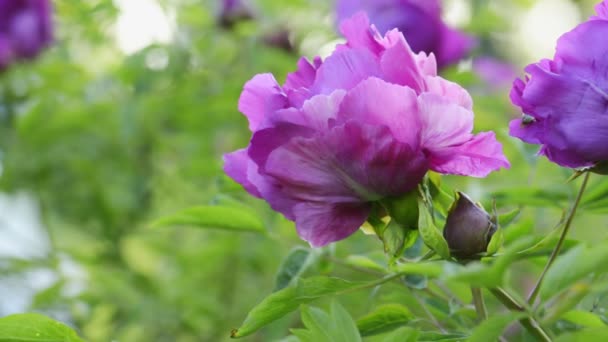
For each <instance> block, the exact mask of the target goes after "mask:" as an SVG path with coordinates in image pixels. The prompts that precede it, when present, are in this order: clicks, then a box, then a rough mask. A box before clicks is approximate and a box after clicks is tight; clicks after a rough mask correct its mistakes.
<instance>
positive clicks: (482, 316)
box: [471, 287, 488, 322]
mask: <svg viewBox="0 0 608 342" xmlns="http://www.w3.org/2000/svg"><path fill="white" fill-rule="evenodd" d="M471 294H472V295H473V305H475V311H476V312H477V318H478V319H479V321H480V322H482V321H485V320H486V319H487V318H488V313H487V310H486V303H485V302H484V301H483V293H481V289H480V288H479V287H471Z"/></svg>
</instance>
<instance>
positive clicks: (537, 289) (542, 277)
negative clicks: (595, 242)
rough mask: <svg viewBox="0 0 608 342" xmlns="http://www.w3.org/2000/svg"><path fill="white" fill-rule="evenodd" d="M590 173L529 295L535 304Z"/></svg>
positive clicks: (532, 303)
mask: <svg viewBox="0 0 608 342" xmlns="http://www.w3.org/2000/svg"><path fill="white" fill-rule="evenodd" d="M590 175H591V173H590V172H586V173H585V178H583V184H581V188H580V189H579V191H578V194H577V195H576V199H575V200H574V204H573V205H572V209H570V214H568V218H567V219H566V223H565V224H564V230H563V231H562V235H561V236H560V237H559V240H558V241H557V245H556V246H555V248H554V249H553V252H551V256H549V260H548V261H547V264H546V265H545V268H544V269H543V273H541V275H540V278H538V281H537V282H536V285H535V286H534V289H533V290H532V292H531V293H530V297H528V303H529V304H531V305H534V303H535V302H536V298H537V297H538V294H539V292H540V288H541V286H542V284H543V281H544V280H545V276H546V275H547V271H548V270H549V268H550V267H551V265H552V264H553V262H554V261H555V259H556V258H557V256H558V255H559V252H560V250H561V249H562V246H563V245H564V242H565V241H566V235H568V231H569V230H570V226H571V225H572V220H573V219H574V215H575V214H576V209H577V208H578V206H579V204H580V202H581V198H583V193H584V192H585V188H586V187H587V183H588V181H589V176H590Z"/></svg>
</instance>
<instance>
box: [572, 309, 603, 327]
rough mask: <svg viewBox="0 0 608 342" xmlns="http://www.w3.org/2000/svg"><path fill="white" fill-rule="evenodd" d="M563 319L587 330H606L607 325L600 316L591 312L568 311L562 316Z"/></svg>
mask: <svg viewBox="0 0 608 342" xmlns="http://www.w3.org/2000/svg"><path fill="white" fill-rule="evenodd" d="M561 319H563V320H566V321H568V322H571V323H574V324H576V325H579V326H581V327H585V328H606V323H604V321H603V320H602V319H601V318H600V317H599V316H598V315H596V314H594V313H592V312H589V311H583V310H572V311H568V312H566V313H565V314H563V315H562V316H561Z"/></svg>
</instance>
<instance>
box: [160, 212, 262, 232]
mask: <svg viewBox="0 0 608 342" xmlns="http://www.w3.org/2000/svg"><path fill="white" fill-rule="evenodd" d="M174 225H188V226H195V227H199V228H217V229H225V230H231V231H250V232H265V231H266V230H265V228H264V223H263V222H262V220H260V218H259V217H257V216H256V215H254V214H253V213H252V212H251V211H249V210H247V209H243V208H238V207H234V206H197V207H192V208H188V209H184V210H182V211H179V212H177V213H175V214H173V215H169V216H166V217H163V218H160V219H158V220H157V221H155V222H153V223H152V225H151V226H152V227H163V226H174Z"/></svg>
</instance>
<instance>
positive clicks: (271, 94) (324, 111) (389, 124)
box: [224, 13, 509, 247]
mask: <svg viewBox="0 0 608 342" xmlns="http://www.w3.org/2000/svg"><path fill="white" fill-rule="evenodd" d="M341 29H342V32H343V33H344V35H345V37H346V38H347V40H348V42H347V43H346V44H344V45H340V46H338V48H337V49H336V50H335V51H334V52H333V54H332V55H331V56H329V57H328V58H327V59H325V60H324V61H322V60H321V59H320V58H316V59H315V60H314V61H313V62H312V63H309V62H308V61H307V60H306V59H304V58H302V59H301V60H300V61H299V63H298V70H297V71H296V72H294V73H292V74H290V75H288V76H287V81H286V82H285V84H284V85H283V86H280V85H279V84H278V83H277V81H276V80H275V79H274V77H273V76H272V75H271V74H260V75H257V76H255V77H253V79H251V80H250V81H249V82H247V84H245V87H244V90H243V93H242V94H241V98H240V100H239V110H240V111H241V112H242V113H244V114H245V116H247V118H248V119H249V128H250V130H251V131H252V133H253V136H252V138H251V142H250V144H249V146H248V147H247V148H245V149H242V150H238V151H236V152H233V153H230V154H227V155H225V156H224V161H225V165H224V169H225V171H226V173H227V174H228V175H229V176H230V177H232V178H233V179H234V180H236V181H237V182H238V183H240V184H242V185H243V186H244V188H245V189H246V190H247V191H248V192H249V193H251V194H252V195H254V196H257V197H259V198H263V199H264V200H266V201H267V202H268V203H269V204H270V205H271V207H272V208H273V209H275V210H277V211H279V212H281V213H282V214H283V215H285V217H287V218H288V219H290V220H293V221H295V222H296V228H297V231H298V234H299V235H300V237H302V238H303V239H304V240H306V241H308V242H309V243H310V244H311V245H312V246H314V247H318V246H323V245H326V244H328V243H331V242H334V241H337V240H340V239H344V238H346V237H347V236H349V235H351V234H352V233H354V232H355V231H356V230H357V229H358V228H359V227H360V226H361V225H362V224H363V223H364V222H365V220H366V219H367V216H368V214H369V212H370V209H371V206H372V203H373V202H375V201H379V200H382V199H385V198H387V197H392V196H401V195H404V194H406V193H408V192H409V191H412V190H413V189H415V188H416V186H417V184H418V183H420V181H421V180H422V178H423V176H424V174H425V173H426V172H427V171H428V170H434V171H437V172H441V173H449V174H457V175H469V176H475V177H484V176H486V175H487V174H488V173H490V172H492V171H495V170H498V169H499V168H500V167H508V166H509V163H508V161H507V160H506V158H505V157H504V155H503V154H502V147H501V145H500V144H499V143H498V142H497V141H496V139H495V136H494V133H492V132H486V133H480V134H477V135H473V134H472V133H471V130H472V129H473V112H472V101H471V97H470V96H469V94H468V93H467V92H466V90H465V89H463V88H462V87H460V86H459V85H457V84H455V83H452V82H449V81H446V80H444V79H443V78H441V77H439V76H437V68H436V63H435V58H434V57H433V56H432V55H431V56H427V55H426V54H424V53H420V54H417V55H416V54H414V53H413V52H412V50H411V49H410V47H409V46H408V44H407V42H406V41H405V39H404V37H403V35H402V34H401V33H400V32H399V31H397V30H392V31H390V32H388V33H387V35H386V36H384V37H383V36H381V35H380V34H379V33H378V31H376V30H375V29H374V28H373V27H371V28H370V25H369V21H368V19H367V16H366V15H365V14H363V13H361V14H359V15H357V16H355V17H353V18H352V19H350V20H346V21H344V22H343V24H342V27H341Z"/></svg>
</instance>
